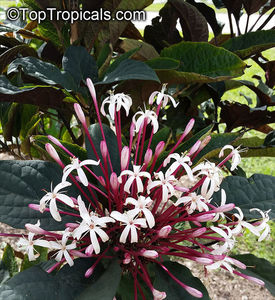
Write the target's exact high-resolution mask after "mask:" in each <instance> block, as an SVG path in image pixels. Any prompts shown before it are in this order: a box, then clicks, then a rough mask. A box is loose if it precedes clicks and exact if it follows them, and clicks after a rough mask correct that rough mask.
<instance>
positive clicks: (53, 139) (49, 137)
mask: <svg viewBox="0 0 275 300" xmlns="http://www.w3.org/2000/svg"><path fill="white" fill-rule="evenodd" d="M48 139H49V140H50V141H51V142H52V143H54V144H55V145H56V146H58V147H60V148H63V145H62V144H61V143H60V142H59V140H58V139H56V138H55V137H54V136H52V135H48Z"/></svg>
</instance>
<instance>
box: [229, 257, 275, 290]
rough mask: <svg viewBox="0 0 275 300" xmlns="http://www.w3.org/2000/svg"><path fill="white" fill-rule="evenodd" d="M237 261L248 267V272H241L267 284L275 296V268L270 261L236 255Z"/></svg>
mask: <svg viewBox="0 0 275 300" xmlns="http://www.w3.org/2000/svg"><path fill="white" fill-rule="evenodd" d="M234 258H235V259H237V260H239V261H241V262H242V263H244V264H245V265H247V268H246V270H240V271H241V273H244V274H246V275H248V276H253V277H256V278H259V279H261V280H263V281H264V282H265V287H266V288H267V289H268V290H269V291H270V293H271V294H272V295H274V296H275V276H274V274H275V266H274V265H272V264H271V263H270V262H269V261H268V260H266V259H263V258H258V257H256V256H254V255H253V254H242V255H235V256H234Z"/></svg>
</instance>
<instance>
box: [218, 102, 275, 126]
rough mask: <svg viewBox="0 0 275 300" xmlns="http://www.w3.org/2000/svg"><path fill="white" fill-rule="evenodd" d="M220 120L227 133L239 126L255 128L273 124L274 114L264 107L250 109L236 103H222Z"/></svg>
mask: <svg viewBox="0 0 275 300" xmlns="http://www.w3.org/2000/svg"><path fill="white" fill-rule="evenodd" d="M220 106H221V108H222V109H221V115H220V116H221V120H222V122H225V123H226V126H227V131H231V130H232V129H234V128H237V127H239V126H244V127H249V128H255V129H257V128H258V127H260V126H262V125H265V124H270V123H274V122H275V112H274V111H269V110H268V109H267V107H266V106H262V107H260V108H257V109H251V108H250V107H249V106H248V105H245V104H240V103H237V102H233V103H231V102H229V101H222V102H221V103H220Z"/></svg>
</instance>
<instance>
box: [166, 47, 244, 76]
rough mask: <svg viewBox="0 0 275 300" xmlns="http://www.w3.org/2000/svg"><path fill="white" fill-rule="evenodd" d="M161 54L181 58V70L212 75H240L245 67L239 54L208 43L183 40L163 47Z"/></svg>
mask: <svg viewBox="0 0 275 300" xmlns="http://www.w3.org/2000/svg"><path fill="white" fill-rule="evenodd" d="M160 56H161V57H170V58H174V59H177V60H180V61H181V62H182V64H181V66H180V68H179V71H183V72H194V73H198V74H202V75H206V76H210V77H217V76H239V75H241V74H242V73H243V69H244V68H245V63H244V62H243V61H242V60H241V59H240V58H239V57H238V56H236V55H235V54H233V53H231V52H229V51H227V50H225V49H223V48H218V47H215V46H213V45H210V44H208V43H194V42H192V43H191V42H181V43H179V44H176V45H173V46H170V47H168V48H165V49H163V50H162V51H161V53H160Z"/></svg>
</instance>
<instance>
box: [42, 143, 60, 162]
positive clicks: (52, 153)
mask: <svg viewBox="0 0 275 300" xmlns="http://www.w3.org/2000/svg"><path fill="white" fill-rule="evenodd" d="M45 148H46V151H47V152H48V153H49V155H50V156H51V158H53V159H54V160H55V161H56V162H58V163H62V162H61V159H60V157H59V155H58V153H57V152H56V150H55V149H54V147H53V146H52V145H51V144H49V143H47V144H46V145H45Z"/></svg>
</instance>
